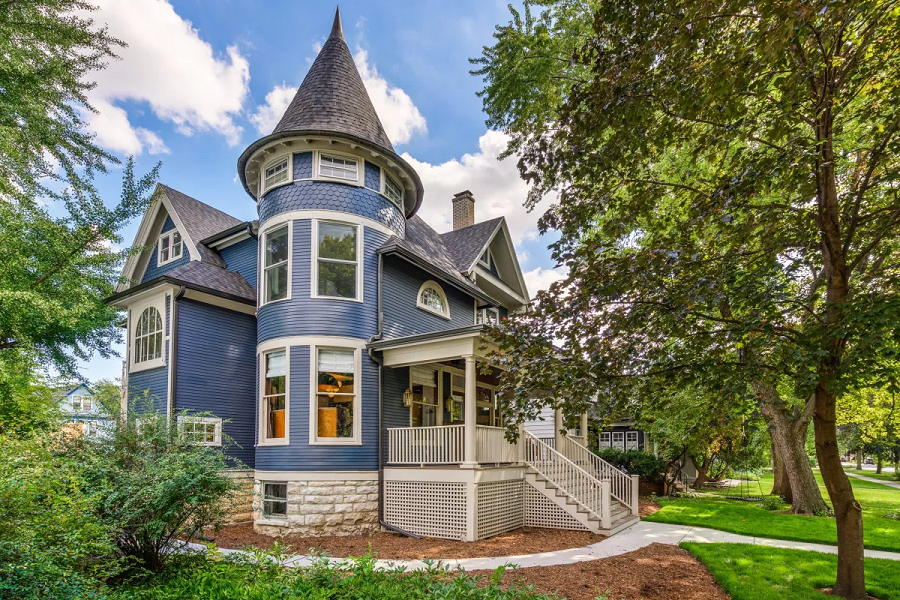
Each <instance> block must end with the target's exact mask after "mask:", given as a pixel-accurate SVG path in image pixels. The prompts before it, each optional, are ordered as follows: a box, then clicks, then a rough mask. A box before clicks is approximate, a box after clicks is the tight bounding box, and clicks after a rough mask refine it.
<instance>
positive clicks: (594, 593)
mask: <svg viewBox="0 0 900 600" xmlns="http://www.w3.org/2000/svg"><path fill="white" fill-rule="evenodd" d="M476 573H479V574H482V575H486V574H488V572H486V571H481V572H476ZM515 582H518V583H521V584H523V585H533V586H535V588H536V590H537V591H539V592H545V593H553V592H556V593H557V594H559V596H560V597H563V598H566V599H567V600H594V599H595V598H596V597H598V596H606V597H607V598H609V599H610V600H619V599H623V598H627V599H628V600H728V598H729V596H728V594H726V593H725V592H724V591H723V590H722V588H721V587H719V584H718V583H716V580H715V579H714V578H713V576H712V575H711V574H710V572H709V571H708V570H707V569H706V567H704V566H703V564H702V563H701V562H700V561H699V560H697V559H696V558H694V557H693V556H692V555H691V554H689V553H688V552H687V551H685V550H682V549H680V548H678V547H676V546H670V545H667V544H650V545H649V546H645V547H644V548H641V549H640V550H635V551H634V552H629V553H627V554H622V555H620V556H612V557H610V558H600V559H597V560H591V561H587V562H581V563H575V564H572V565H560V566H555V567H530V568H527V569H515V570H511V571H507V572H506V573H505V574H504V576H503V580H502V583H503V584H504V585H510V584H512V583H515Z"/></svg>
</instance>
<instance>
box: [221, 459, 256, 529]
mask: <svg viewBox="0 0 900 600" xmlns="http://www.w3.org/2000/svg"><path fill="white" fill-rule="evenodd" d="M228 476H229V477H232V478H234V479H237V480H238V490H237V491H236V492H235V493H234V495H232V497H231V498H229V499H228V516H227V517H226V518H225V521H224V523H225V524H226V525H235V524H237V523H249V522H251V521H252V520H253V489H254V488H253V471H239V472H238V471H233V472H229V473H228Z"/></svg>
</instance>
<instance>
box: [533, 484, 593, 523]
mask: <svg viewBox="0 0 900 600" xmlns="http://www.w3.org/2000/svg"><path fill="white" fill-rule="evenodd" d="M525 525H527V526H528V527H549V528H552V529H578V530H580V531H587V530H588V529H587V527H585V526H584V525H582V524H581V523H579V522H578V521H577V520H576V519H575V518H574V517H573V516H571V515H570V514H568V513H567V512H566V511H564V510H563V509H562V508H560V507H559V506H557V505H556V504H554V503H553V502H552V501H551V500H549V499H548V498H547V497H545V496H544V495H543V494H541V493H540V492H539V491H537V490H536V489H534V488H533V487H531V486H530V485H528V484H525Z"/></svg>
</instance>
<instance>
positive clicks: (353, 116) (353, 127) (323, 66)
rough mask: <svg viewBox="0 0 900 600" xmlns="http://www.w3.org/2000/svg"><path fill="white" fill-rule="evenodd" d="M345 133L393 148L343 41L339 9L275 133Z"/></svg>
mask: <svg viewBox="0 0 900 600" xmlns="http://www.w3.org/2000/svg"><path fill="white" fill-rule="evenodd" d="M286 131H323V132H333V133H344V134H348V135H351V136H353V137H356V138H359V139H362V140H366V141H368V142H371V143H372V144H375V145H376V146H381V147H382V148H385V149H387V150H391V151H393V150H394V146H393V145H392V144H391V140H390V139H389V138H388V136H387V133H385V131H384V127H383V126H382V125H381V121H380V120H379V119H378V114H377V113H376V112H375V107H374V106H372V101H371V100H370V99H369V94H368V93H367V92H366V86H365V85H363V81H362V77H360V76H359V71H357V70H356V64H355V63H354V62H353V55H352V54H350V48H348V47H347V42H346V41H344V32H343V30H342V28H341V12H340V9H338V10H337V12H336V13H335V15H334V25H333V26H332V28H331V35H329V36H328V40H327V41H326V42H325V45H324V46H322V50H321V51H320V52H319V56H317V57H316V60H315V62H313V64H312V67H311V68H310V69H309V73H307V74H306V78H305V79H304V80H303V83H302V84H300V88H299V89H298V90H297V93H296V95H295V96H294V99H293V100H291V104H290V106H288V108H287V110H286V111H285V113H284V116H282V117H281V121H279V122H278V125H276V126H275V129H274V131H272V133H281V132H286Z"/></svg>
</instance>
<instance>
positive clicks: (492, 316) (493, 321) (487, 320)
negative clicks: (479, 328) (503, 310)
mask: <svg viewBox="0 0 900 600" xmlns="http://www.w3.org/2000/svg"><path fill="white" fill-rule="evenodd" d="M475 323H476V324H478V325H481V324H482V323H483V324H485V325H497V324H498V323H500V310H499V309H498V308H496V307H493V306H489V307H487V308H481V309H479V310H478V314H477V316H476V318H475Z"/></svg>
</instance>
